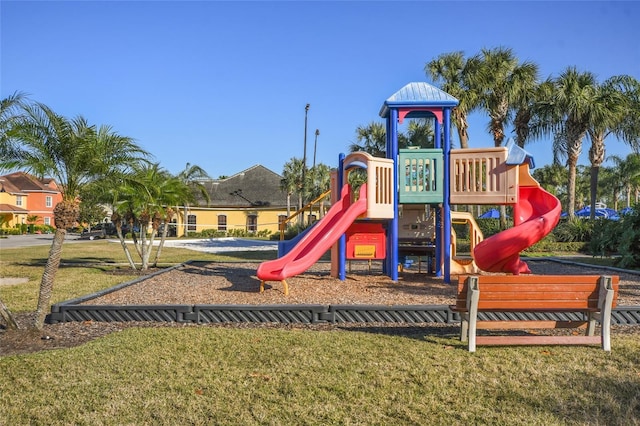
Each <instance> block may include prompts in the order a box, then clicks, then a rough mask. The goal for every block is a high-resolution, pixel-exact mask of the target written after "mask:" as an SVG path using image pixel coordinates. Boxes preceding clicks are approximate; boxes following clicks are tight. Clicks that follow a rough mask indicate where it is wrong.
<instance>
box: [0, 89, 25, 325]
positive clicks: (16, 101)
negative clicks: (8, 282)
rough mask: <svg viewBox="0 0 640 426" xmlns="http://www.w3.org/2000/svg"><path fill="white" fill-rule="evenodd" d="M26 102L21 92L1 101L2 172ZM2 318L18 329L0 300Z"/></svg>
mask: <svg viewBox="0 0 640 426" xmlns="http://www.w3.org/2000/svg"><path fill="white" fill-rule="evenodd" d="M26 101H27V100H26V96H25V95H24V94H23V93H20V92H16V93H14V94H13V95H11V96H9V97H7V98H5V99H2V101H0V170H3V169H4V168H3V167H2V166H3V163H4V159H5V158H8V157H9V156H10V154H11V152H10V151H11V149H12V147H11V145H10V141H9V131H10V130H11V128H12V127H13V126H14V125H15V124H16V122H17V121H18V120H19V119H20V115H21V109H22V108H23V107H24V105H25V104H26ZM2 222H3V220H0V223H2ZM0 317H1V318H2V319H3V320H4V322H5V323H6V324H7V326H8V328H11V329H15V328H18V324H17V323H16V320H15V318H14V317H13V315H12V314H11V311H9V309H8V308H7V306H6V305H5V304H4V302H2V300H0Z"/></svg>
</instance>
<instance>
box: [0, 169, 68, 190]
mask: <svg viewBox="0 0 640 426" xmlns="http://www.w3.org/2000/svg"><path fill="white" fill-rule="evenodd" d="M0 185H1V186H0V190H2V189H3V188H2V187H4V190H5V192H59V191H58V189H57V185H56V183H55V181H54V180H53V179H51V178H44V179H38V178H37V177H35V176H32V175H30V174H28V173H25V172H14V173H10V174H8V175H4V176H0ZM10 187H11V188H13V189H14V190H9V189H8V188H10Z"/></svg>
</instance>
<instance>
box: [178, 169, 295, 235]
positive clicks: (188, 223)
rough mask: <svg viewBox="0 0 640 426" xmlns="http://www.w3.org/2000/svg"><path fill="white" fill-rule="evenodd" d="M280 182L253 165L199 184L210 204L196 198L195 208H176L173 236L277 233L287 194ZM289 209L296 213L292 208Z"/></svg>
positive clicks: (278, 177)
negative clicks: (210, 231) (204, 190)
mask: <svg viewBox="0 0 640 426" xmlns="http://www.w3.org/2000/svg"><path fill="white" fill-rule="evenodd" d="M281 180H282V176H280V175H279V174H277V173H274V172H272V171H271V170H269V169H267V168H266V167H263V166H261V165H256V166H253V167H250V168H248V169H246V170H244V171H242V172H240V173H237V174H235V175H233V176H230V177H228V178H225V179H218V180H210V181H203V182H202V184H203V185H204V187H205V188H206V190H207V193H208V194H209V198H210V201H209V203H208V204H207V202H206V200H204V199H203V198H202V197H201V196H200V194H198V195H199V196H200V198H199V199H198V203H197V205H196V206H186V207H180V214H179V215H177V218H176V219H174V223H175V225H176V226H175V228H176V231H177V236H178V237H180V236H184V235H185V231H186V232H202V231H204V230H216V231H221V232H225V233H232V232H234V231H238V230H239V231H246V232H249V233H256V234H257V233H263V232H268V233H272V234H273V233H277V232H279V223H280V222H281V221H283V220H285V219H286V218H287V193H286V192H285V191H283V190H282V189H281V188H280V185H281ZM291 200H297V196H294V195H292V196H291ZM294 204H295V201H294ZM292 209H293V211H295V210H296V208H295V205H294V206H293V207H292Z"/></svg>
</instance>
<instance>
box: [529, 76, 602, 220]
mask: <svg viewBox="0 0 640 426" xmlns="http://www.w3.org/2000/svg"><path fill="white" fill-rule="evenodd" d="M597 94H598V90H597V88H596V80H595V77H594V75H593V74H592V73H590V72H578V70H577V69H576V68H575V67H569V68H567V69H566V70H565V71H564V72H563V73H562V74H560V76H559V77H558V78H556V79H554V89H553V90H552V91H549V93H547V96H546V97H545V98H542V99H539V100H538V102H536V105H535V107H534V108H535V115H536V117H537V120H536V122H535V123H534V124H533V125H532V133H533V134H534V135H535V136H542V135H548V134H550V133H554V134H556V135H560V136H561V140H562V143H561V144H560V145H556V147H557V146H563V147H564V148H566V155H567V167H568V169H569V181H568V184H567V192H568V197H569V199H568V205H567V209H568V214H569V217H570V218H573V217H574V216H575V214H574V211H575V207H576V199H575V196H576V170H577V165H578V159H579V157H580V154H581V152H582V141H583V140H584V138H585V136H586V135H587V131H588V130H589V126H590V123H592V122H593V120H594V118H595V117H597V114H598V111H599V109H600V106H598V104H597V102H596V98H597ZM554 142H555V141H554Z"/></svg>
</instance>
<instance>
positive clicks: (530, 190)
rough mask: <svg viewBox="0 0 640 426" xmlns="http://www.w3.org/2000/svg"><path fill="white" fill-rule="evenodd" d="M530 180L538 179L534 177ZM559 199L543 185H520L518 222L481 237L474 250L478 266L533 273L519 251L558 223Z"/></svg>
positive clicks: (516, 272) (490, 269) (516, 219)
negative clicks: (493, 233) (488, 235)
mask: <svg viewBox="0 0 640 426" xmlns="http://www.w3.org/2000/svg"><path fill="white" fill-rule="evenodd" d="M531 180H532V181H533V182H534V183H536V184H537V182H535V180H533V179H532V178H531ZM561 210H562V207H561V205H560V200H558V199H557V198H556V197H555V196H553V195H552V194H550V193H549V192H547V191H545V190H544V189H543V188H542V187H540V185H537V186H535V185H532V186H520V187H519V189H518V203H517V204H516V206H515V209H514V211H515V215H516V217H515V219H514V223H515V226H514V227H513V228H510V229H507V230H505V231H502V232H499V233H497V234H495V235H493V236H491V237H489V238H487V239H485V240H483V241H481V242H480V243H479V244H478V245H477V246H476V247H475V249H474V251H473V258H474V260H475V262H476V265H477V266H478V268H480V269H481V270H483V271H487V272H507V273H511V274H514V275H519V274H530V273H531V270H530V269H529V266H528V265H527V263H526V262H524V261H523V260H522V259H520V252H521V251H522V250H524V249H526V248H528V247H531V246H532V245H534V244H535V243H537V242H538V241H540V240H541V239H543V238H544V237H545V236H546V235H547V234H549V233H550V232H551V231H552V230H553V228H554V227H555V226H556V225H557V224H558V221H559V220H560V213H561Z"/></svg>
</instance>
